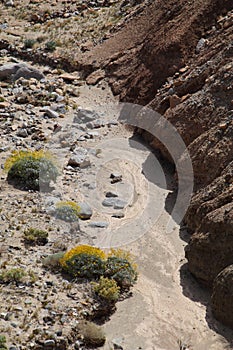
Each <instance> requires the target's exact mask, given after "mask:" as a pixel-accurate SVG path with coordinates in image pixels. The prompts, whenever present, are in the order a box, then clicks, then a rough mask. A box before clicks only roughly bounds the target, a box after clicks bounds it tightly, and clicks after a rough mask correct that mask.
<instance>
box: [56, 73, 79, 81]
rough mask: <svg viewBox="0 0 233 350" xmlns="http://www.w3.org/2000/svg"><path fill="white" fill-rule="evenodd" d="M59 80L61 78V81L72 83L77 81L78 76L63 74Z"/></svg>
mask: <svg viewBox="0 0 233 350" xmlns="http://www.w3.org/2000/svg"><path fill="white" fill-rule="evenodd" d="M60 78H62V79H63V80H66V81H68V82H72V81H74V80H78V79H79V78H80V77H79V76H78V75H75V74H69V73H63V74H61V75H60Z"/></svg>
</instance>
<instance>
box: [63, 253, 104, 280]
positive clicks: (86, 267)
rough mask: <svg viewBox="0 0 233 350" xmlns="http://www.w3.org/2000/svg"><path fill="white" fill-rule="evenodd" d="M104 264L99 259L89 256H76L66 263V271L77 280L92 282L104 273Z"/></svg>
mask: <svg viewBox="0 0 233 350" xmlns="http://www.w3.org/2000/svg"><path fill="white" fill-rule="evenodd" d="M104 268H105V264H104V262H103V260H101V258H99V257H98V256H95V255H90V254H85V253H83V254H78V255H75V256H73V257H72V258H71V259H69V260H68V261H67V262H66V271H67V272H68V273H69V274H70V275H71V276H72V277H77V278H87V279H88V280H92V279H95V278H99V277H100V276H101V275H103V273H104Z"/></svg>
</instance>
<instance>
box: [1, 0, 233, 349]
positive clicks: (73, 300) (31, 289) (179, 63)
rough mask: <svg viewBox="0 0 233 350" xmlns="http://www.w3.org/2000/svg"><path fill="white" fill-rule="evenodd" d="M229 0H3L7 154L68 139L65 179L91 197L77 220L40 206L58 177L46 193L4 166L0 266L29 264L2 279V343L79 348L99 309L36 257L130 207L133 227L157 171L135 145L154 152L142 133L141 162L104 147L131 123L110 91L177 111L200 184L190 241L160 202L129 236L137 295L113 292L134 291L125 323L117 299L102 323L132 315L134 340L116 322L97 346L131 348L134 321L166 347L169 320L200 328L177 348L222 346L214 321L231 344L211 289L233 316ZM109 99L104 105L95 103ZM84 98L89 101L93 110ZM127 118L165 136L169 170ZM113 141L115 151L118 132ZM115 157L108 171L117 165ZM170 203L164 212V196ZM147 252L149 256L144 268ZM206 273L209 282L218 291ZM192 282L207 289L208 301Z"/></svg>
mask: <svg viewBox="0 0 233 350" xmlns="http://www.w3.org/2000/svg"><path fill="white" fill-rule="evenodd" d="M232 7H233V6H232V1H231V0H225V1H224V0H205V1H201V0H194V1H187V0H180V1H178V0H168V1H166V2H164V1H160V0H159V1H156V2H153V1H114V0H110V1H108V0H107V1H105V0H104V1H102V0H97V1H95V0H94V1H70V0H67V1H62V2H59V1H46V2H43V1H36V0H33V1H29V0H24V1H17V0H15V1H13V0H4V1H2V2H1V3H0V19H1V22H0V35H1V38H0V80H1V82H0V133H1V146H0V152H1V153H0V161H1V166H2V168H3V167H4V163H5V161H6V159H7V157H8V156H9V155H10V152H11V150H15V149H16V150H25V149H29V148H30V149H35V150H40V149H44V148H46V147H49V148H51V150H52V151H53V152H54V154H56V155H57V158H58V159H59V157H60V156H61V154H62V157H61V159H59V160H60V168H61V169H62V174H63V178H62V183H61V185H62V189H63V193H62V195H64V197H65V200H68V201H69V200H72V201H77V202H79V203H82V205H83V208H84V209H83V210H84V211H85V212H86V211H88V218H87V217H86V218H85V219H87V220H88V221H82V220H79V224H77V225H68V224H67V223H64V222H62V221H59V220H57V218H54V216H53V215H51V212H48V211H47V210H46V208H47V207H46V206H47V205H48V206H49V207H52V208H53V209H54V205H56V202H57V200H58V199H59V200H60V199H61V193H60V192H59V191H60V189H59V191H58V190H57V189H54V191H53V192H52V194H51V197H49V198H47V199H48V200H49V204H48V202H47V200H45V199H44V197H41V196H40V195H39V194H38V192H34V191H26V192H24V191H22V190H20V189H18V188H14V187H13V186H12V184H11V183H8V182H7V181H6V180H7V174H6V172H4V171H2V172H1V198H0V200H1V221H2V226H1V244H2V246H1V250H0V258H1V273H2V270H5V269H7V268H13V267H14V266H17V267H19V268H21V269H23V270H25V271H26V275H24V276H23V277H24V278H23V281H21V282H22V283H13V284H11V283H10V284H4V283H2V282H1V286H0V287H1V289H0V292H1V294H0V296H1V301H2V303H1V312H0V335H1V334H7V337H8V338H7V341H8V343H9V344H11V346H10V350H18V349H22V350H23V349H25V350H26V349H28V348H31V349H38V350H39V349H44V348H46V349H50V348H51V349H54V348H57V349H83V350H84V349H88V348H89V347H88V345H86V344H87V343H85V336H84V335H83V333H82V332H81V331H80V329H79V327H78V326H79V325H80V324H81V321H83V320H86V319H88V320H90V319H91V320H93V318H95V315H96V313H97V314H98V312H100V313H101V312H106V310H104V311H103V310H102V309H101V307H102V306H103V305H100V304H99V303H98V302H97V301H96V299H95V298H94V297H93V291H92V288H91V286H90V285H89V284H87V283H86V282H84V283H83V281H82V283H80V284H78V288H77V284H75V283H74V281H71V280H68V279H64V278H63V276H62V275H61V274H60V272H59V271H58V270H56V266H55V271H53V273H51V270H49V269H48V266H44V265H43V264H42V259H43V258H46V257H48V256H49V255H50V254H52V253H57V252H61V250H62V251H65V250H66V249H69V248H72V247H73V246H74V245H76V244H79V243H80V242H81V243H85V244H87V243H88V244H91V245H98V243H99V242H101V240H102V239H104V238H105V237H106V236H105V234H109V233H112V232H118V231H117V230H118V229H119V230H120V227H121V225H124V224H127V223H128V222H130V225H128V227H129V226H130V228H129V230H128V231H127V232H128V234H129V237H130V239H132V240H133V236H134V234H135V233H136V232H137V231H136V230H137V226H138V222H139V221H140V213H141V208H145V206H146V204H145V203H146V196H145V193H146V190H147V189H148V183H151V182H152V183H154V184H156V179H154V177H153V174H151V169H149V171H148V173H147V172H146V166H145V164H144V163H143V162H144V161H145V159H144V158H140V152H139V151H142V156H143V157H144V156H145V154H146V155H147V153H145V154H144V153H143V152H144V149H143V150H142V149H141V148H140V147H138V146H137V147H136V146H135V147H133V149H134V151H133V153H132V155H131V158H130V161H132V162H133V161H136V160H137V161H139V163H140V162H141V163H140V164H141V168H140V166H139V165H138V167H134V166H133V165H129V164H128V163H127V162H126V163H124V162H121V161H119V160H118V161H117V162H116V163H111V162H110V164H109V165H108V166H103V163H104V164H105V161H106V160H108V159H109V158H108V146H106V145H108V142H112V140H114V139H115V138H116V140H118V137H122V138H123V139H124V140H127V142H128V140H131V138H133V135H132V130H128V129H125V128H124V127H123V126H122V125H121V124H119V123H118V121H117V120H116V115H115V111H114V109H112V104H114V103H115V101H118V100H120V101H123V102H131V103H134V104H135V103H136V104H140V105H143V106H147V107H148V108H151V109H153V110H154V111H156V112H158V113H159V114H161V115H162V116H163V117H164V118H166V119H167V120H168V121H169V122H171V123H172V124H173V125H174V126H175V127H176V129H177V130H178V132H179V134H180V135H181V137H182V139H183V141H184V143H185V145H186V146H187V149H188V151H189V154H190V156H191V159H192V165H193V172H194V193H193V196H192V200H191V203H190V206H189V208H188V210H187V213H186V215H185V218H184V222H183V224H182V226H181V229H180V232H179V234H180V238H181V239H184V240H185V241H188V245H187V246H186V247H185V250H184V249H183V248H184V246H185V244H184V242H183V241H181V240H180V241H181V242H182V243H180V241H178V243H177V241H176V242H175V240H176V236H174V237H172V238H171V240H169V239H168V238H167V237H164V225H165V224H164V221H165V220H164V217H163V219H162V222H159V223H158V224H157V226H156V225H155V226H154V231H153V232H152V234H150V235H148V238H147V239H142V240H139V241H138V244H137V245H135V246H132V245H130V249H132V250H133V252H134V253H136V254H138V253H139V252H141V256H139V255H140V254H138V257H137V259H138V262H139V265H140V268H141V277H139V284H138V287H136V289H134V297H133V298H132V301H131V302H130V301H128V300H126V301H125V298H126V297H128V296H130V294H127V293H126V294H123V295H122V298H121V300H124V302H123V303H122V305H129V307H130V306H131V309H129V310H130V312H129V310H127V314H128V316H129V317H130V319H131V323H132V324H131V326H130V324H127V325H125V314H124V310H123V306H118V308H119V309H120V310H121V316H120V318H119V319H117V316H116V318H115V319H114V318H113V326H110V328H109V332H110V334H112V333H113V334H115V333H116V332H118V333H120V335H122V334H121V333H124V328H125V329H126V330H127V332H128V333H127V336H126V338H127V337H128V338H127V339H128V343H127V339H126V345H125V343H124V339H123V340H122V339H120V340H119V339H114V335H113V336H112V338H111V341H109V343H107V344H105V346H106V347H105V348H104V349H107V350H109V349H112V347H113V348H114V349H126V350H132V342H134V337H133V339H132V333H133V332H134V330H135V329H136V328H137V327H136V326H138V328H139V330H138V329H137V332H138V333H137V334H140V335H142V334H143V335H144V336H145V329H146V330H147V329H149V331H150V337H149V338H150V339H149V338H148V337H147V335H146V336H145V338H144V337H143V336H141V337H139V336H138V337H137V338H135V339H137V342H138V344H137V345H138V347H137V348H138V349H143V350H148V349H149V347H150V346H152V345H154V344H156V346H159V348H158V349H159V350H161V349H163V350H164V349H166V350H167V349H169V350H170V349H174V342H175V338H176V336H177V334H176V333H179V334H183V333H187V334H189V335H193V334H194V333H195V332H194V330H195V329H196V330H198V335H199V336H198V337H200V338H201V340H200V342H198V341H196V340H195V339H194V338H195V334H194V337H193V338H192V343H193V344H194V345H193V347H192V344H189V343H188V342H183V341H181V340H180V339H179V341H178V343H177V344H178V347H177V349H182V350H186V349H192V348H193V349H195V350H197V349H204V348H205V349H206V348H208V349H213V350H216V349H217V350H219V349H221V350H222V349H225V348H227V347H225V342H223V340H222V338H221V339H220V340H219V339H218V340H216V338H215V333H214V335H213V333H211V332H215V331H216V333H219V334H221V335H222V336H223V337H225V339H226V340H227V341H228V345H229V347H230V346H231V342H232V336H231V335H232V333H231V331H230V330H226V329H225V328H224V327H223V328H222V326H221V325H219V324H218V323H217V325H216V324H215V321H214V320H213V319H212V314H211V313H210V311H209V305H211V308H212V312H213V314H214V316H215V317H216V318H217V319H218V320H219V321H221V322H222V323H223V324H224V325H227V326H229V327H231V328H233V297H232V295H233V293H232V289H233V282H232V274H233V248H232V243H233V229H232V227H233V185H232V180H233V170H232V165H233V119H232V110H233V93H232V92H233V74H232V73H233V63H232V57H233V46H232V39H233V12H232ZM71 73H72V74H71ZM109 86H110V87H111V90H112V92H113V94H114V95H115V97H113V96H112V92H110V91H109ZM103 101H104V102H105V103H107V105H108V106H109V105H110V104H111V109H109V107H108V109H107V110H104V111H103V110H102V104H103ZM79 106H81V107H83V106H84V107H85V110H84V112H83V113H84V115H85V118H84V119H85V120H83V119H82V122H78V125H76V126H74V125H73V124H72V123H73V118H77V119H78V116H77V115H78V113H79V108H78V107H79ZM98 108H99V110H98ZM86 109H87V110H88V111H89V110H90V109H91V110H92V112H91V115H90V114H89V112H86ZM93 109H94V110H95V111H94V112H93ZM86 113H87V114H86ZM70 125H72V128H70ZM135 131H136V132H137V133H138V134H140V135H142V136H143V137H144V139H145V140H146V142H147V144H149V145H150V146H151V147H152V149H154V150H156V151H158V150H159V155H160V160H161V159H162V160H163V161H162V163H163V162H165V163H164V164H166V167H168V169H169V170H168V171H167V172H168V175H169V176H170V170H171V168H172V167H170V163H172V162H173V160H172V158H171V155H170V154H169V153H168V150H167V149H166V147H164V145H163V144H161V143H160V142H159V141H158V139H157V138H154V137H153V135H151V134H150V133H149V132H147V131H144V130H142V129H141V130H139V129H137V130H135ZM54 140H55V141H54ZM117 142H118V141H116V143H117ZM99 145H101V147H100V146H99ZM99 147H100V148H99ZM105 147H106V148H105ZM124 147H125V143H124V142H123V141H122V144H121V152H122V153H121V155H124V152H126V153H127V149H125V148H124ZM63 148H64V149H65V150H66V154H65V155H64V154H63V153H62V152H63V151H62V152H61V150H63ZM110 152H111V154H112V155H114V156H115V157H116V158H117V157H119V151H118V148H117V147H116V144H113V146H112V148H111V151H110ZM131 152H132V149H131ZM63 156H64V157H63ZM130 164H131V163H130ZM168 164H169V166H168ZM143 165H144V168H143ZM99 169H101V170H100V177H99V178H100V181H99V183H97V185H98V186H99V191H100V193H101V196H102V197H98V201H97V202H98V206H100V207H101V209H102V211H98V210H96V208H94V206H93V208H90V207H89V206H88V205H87V203H86V201H87V202H89V201H91V200H94V199H95V198H94V195H93V193H94V192H93V191H94V190H95V185H94V182H95V180H96V178H95V176H96V173H97V170H98V171H99ZM147 170H148V169H147ZM111 172H113V173H117V175H116V176H114V175H113V177H112V178H110V176H111ZM169 176H168V177H169ZM122 177H123V181H122ZM115 178H116V179H115ZM115 180H116V184H115V183H114V181H115ZM175 180H176V174H175V172H174V173H173V180H172V181H170V182H171V184H170V185H169V186H170V187H169V189H170V190H173V191H174V189H175V184H174V182H175ZM111 181H113V182H111ZM118 182H119V183H120V184H121V186H118ZM131 187H132V188H133V190H132V188H131ZM161 187H162V186H161ZM81 188H82V189H84V195H83V194H82V193H81V192H80V189H81ZM131 190H132V193H131V192H130V191H131ZM160 190H161V188H156V192H155V193H154V194H153V195H154V197H153V198H154V200H155V201H156V198H158V196H160V197H159V198H160V199H161V203H162V204H161V205H164V202H163V200H164V198H165V196H167V192H166V191H165V192H163V193H162V192H160ZM116 192H119V193H117V195H116ZM135 193H136V195H135ZM174 193H175V191H174ZM107 194H108V195H107ZM118 195H119V197H120V198H117V199H116V198H115V197H116V196H118ZM105 197H106V198H105ZM109 197H111V198H109ZM100 198H101V199H100ZM132 198H133V200H132ZM151 198H152V197H151ZM162 198H163V199H162ZM168 198H169V196H168ZM168 202H169V200H168ZM103 203H104V204H103ZM106 203H107V205H106ZM169 203H170V202H169ZM98 206H97V208H99V207H98ZM106 207H107V209H106ZM103 208H104V210H103ZM165 208H166V210H167V211H168V212H169V213H167V212H166V213H163V215H165V217H166V218H167V217H168V216H169V214H170V212H171V203H170V207H169V208H168V207H167V206H166V205H165ZM50 209H51V208H50ZM163 209H164V208H163ZM90 212H91V214H90ZM90 219H91V220H90ZM163 220H164V221H163ZM139 224H140V223H139ZM33 227H37V228H38V227H39V228H42V229H43V230H45V231H46V232H48V233H49V237H48V242H46V244H45V245H39V246H33V245H32V246H28V245H27V244H26V245H25V231H26V230H28V229H30V228H33ZM140 227H141V226H140ZM184 228H186V229H187V232H188V234H187V233H184ZM158 232H159V233H158ZM64 237H65V239H64ZM111 237H112V236H111ZM178 239H179V238H178V232H177V240H178ZM173 241H174V242H173ZM148 242H149V244H148ZM155 243H156V244H157V245H156V244H155ZM159 245H160V246H161V249H158V246H159ZM185 257H186V258H187V261H188V269H189V271H190V272H191V274H192V275H193V276H194V277H195V278H196V279H197V280H198V281H199V282H200V290H199V289H198V288H193V289H192V286H194V285H195V281H194V280H193V279H192V276H190V274H189V275H188V272H187V271H186V260H185V259H184V258H185ZM152 260H153V262H154V264H155V265H156V267H157V269H158V271H157V269H155V271H152V270H153V269H151V261H152ZM53 267H54V266H53ZM49 268H50V267H49ZM155 272H157V274H156V273H155ZM178 276H179V277H178ZM187 276H188V277H187ZM13 282H15V281H13ZM16 282H17V281H16ZM75 282H76V281H75ZM201 286H205V287H207V288H208V289H209V290H210V295H211V297H210V295H209V294H208V293H209V292H208V291H207V292H206V291H205V290H204V291H203V289H202V287H201ZM157 287H158V289H156V293H155V288H157ZM181 287H182V288H181ZM181 289H182V291H181ZM194 290H195V293H196V294H195V293H194V294H195V295H193V291H194ZM150 293H151V294H150ZM172 294H174V296H175V301H174V300H173V299H170V296H171V295H172ZM135 295H136V296H135ZM197 295H198V296H200V295H202V297H200V301H201V302H202V304H203V305H202V306H200V303H199V300H198V297H197ZM203 295H204V297H203ZM187 296H188V298H189V299H188V298H187ZM187 299H188V301H187ZM4 300H5V303H4V302H3V301H4ZM61 300H62V303H61ZM190 300H191V302H190ZM130 303H131V304H130ZM160 303H161V304H160ZM119 304H120V303H119ZM175 304H177V305H175ZM140 305H141V306H140ZM158 305H159V307H158ZM140 307H141V308H140ZM132 309H133V311H132ZM205 309H206V310H207V311H206V315H205ZM114 310H115V309H114ZM135 310H136V311H137V310H138V312H136V311H135ZM145 310H146V311H145ZM164 310H165V311H164ZM112 311H113V310H112ZM179 312H180V313H181V314H179ZM148 315H149V316H148ZM139 316H140V317H141V318H140V317H139ZM151 317H152V318H153V322H152V323H151ZM192 317H193V319H192ZM139 319H140V320H139ZM199 319H201V320H202V321H201V322H199ZM204 319H205V321H203V320H204ZM105 320H106V319H105ZM168 320H170V323H169V322H167V321H168ZM139 321H140V322H139ZM114 322H116V323H114ZM138 322H139V325H138ZM154 322H155V323H154ZM205 322H206V323H207V325H206V324H205ZM110 324H111V322H110ZM115 324H117V326H118V328H119V330H118V329H115V326H114V325H115ZM158 325H159V327H158ZM111 327H112V328H111ZM130 327H131V328H130ZM157 327H158V329H157ZM198 327H200V328H198ZM107 328H108V326H107ZM207 328H208V330H207ZM209 328H211V330H209ZM171 329H172V331H171ZM155 330H156V331H155ZM163 332H164V333H163ZM101 334H102V333H101ZM168 334H169V335H170V336H168ZM147 338H148V339H147ZM113 339H114V341H113ZM206 339H207V340H206ZM208 340H210V343H208ZM143 341H144V343H143ZM218 341H220V342H218ZM141 344H142V346H144V347H142V346H141ZM145 344H146V345H145ZM148 344H149V345H148ZM219 344H220V345H219ZM1 345H2V344H1ZM133 345H135V344H134V343H133ZM90 346H93V344H91V345H90ZM94 346H95V344H94ZM127 346H128V347H127ZM203 346H204V347H203ZM226 346H227V345H226ZM0 347H1V346H0Z"/></svg>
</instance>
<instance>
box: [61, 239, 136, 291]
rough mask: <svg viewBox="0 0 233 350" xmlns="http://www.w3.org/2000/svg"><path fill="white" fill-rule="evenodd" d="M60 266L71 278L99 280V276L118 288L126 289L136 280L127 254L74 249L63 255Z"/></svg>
mask: <svg viewBox="0 0 233 350" xmlns="http://www.w3.org/2000/svg"><path fill="white" fill-rule="evenodd" d="M60 264H61V266H62V268H63V270H65V271H66V272H67V273H68V274H70V275H71V276H72V277H80V278H87V279H89V280H92V279H99V278H100V277H101V276H103V277H106V278H108V279H112V280H114V281H115V282H116V283H117V285H118V287H120V288H121V289H126V288H129V287H130V286H132V285H133V284H134V283H135V281H136V280H137V270H136V265H135V264H134V263H133V261H132V258H131V256H130V254H129V253H128V252H124V251H122V250H111V251H110V253H109V255H106V254H105V253H104V252H103V250H101V249H99V248H96V247H91V246H89V245H80V246H77V247H74V248H73V249H71V250H69V251H68V252H66V253H65V254H64V256H63V257H62V258H61V259H60Z"/></svg>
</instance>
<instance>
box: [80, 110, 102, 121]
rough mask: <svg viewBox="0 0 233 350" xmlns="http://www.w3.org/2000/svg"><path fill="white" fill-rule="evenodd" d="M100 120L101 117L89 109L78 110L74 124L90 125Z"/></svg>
mask: <svg viewBox="0 0 233 350" xmlns="http://www.w3.org/2000/svg"><path fill="white" fill-rule="evenodd" d="M98 118H99V115H98V114H97V113H96V112H95V111H91V110H88V109H78V111H77V114H76V115H75V117H74V123H78V124H82V123H88V122H91V121H93V120H95V119H98Z"/></svg>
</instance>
